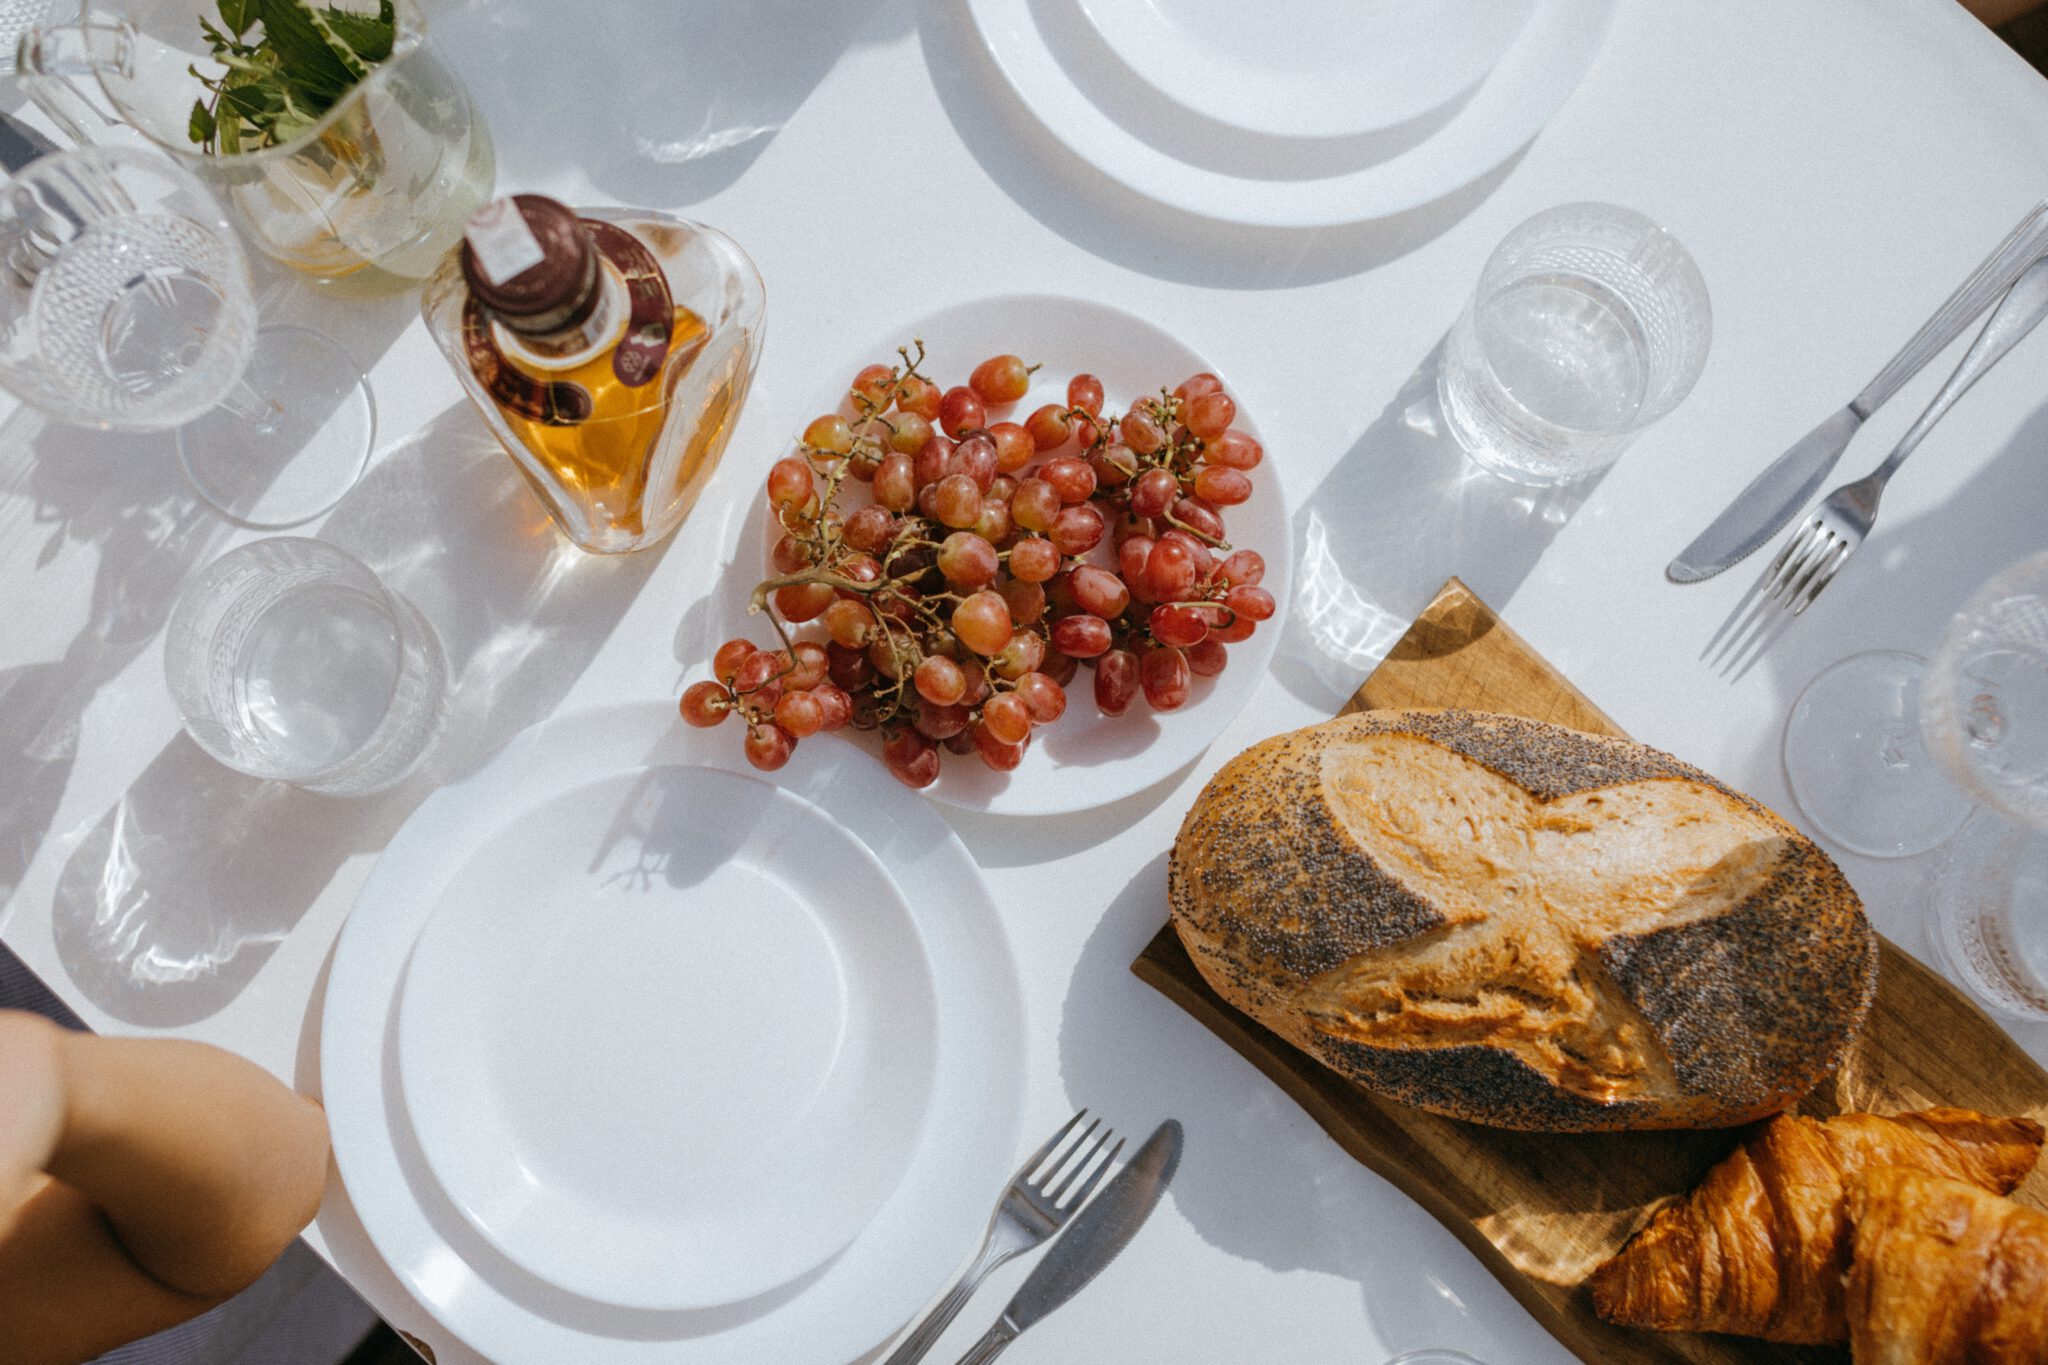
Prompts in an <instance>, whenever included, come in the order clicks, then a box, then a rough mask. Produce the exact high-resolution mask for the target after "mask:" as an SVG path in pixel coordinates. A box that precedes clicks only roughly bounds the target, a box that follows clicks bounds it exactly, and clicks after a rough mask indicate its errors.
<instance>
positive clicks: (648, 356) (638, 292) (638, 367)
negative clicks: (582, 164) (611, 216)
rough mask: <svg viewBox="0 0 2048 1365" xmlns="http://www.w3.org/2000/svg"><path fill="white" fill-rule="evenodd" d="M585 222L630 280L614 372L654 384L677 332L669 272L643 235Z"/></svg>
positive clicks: (634, 383) (629, 381)
mask: <svg viewBox="0 0 2048 1365" xmlns="http://www.w3.org/2000/svg"><path fill="white" fill-rule="evenodd" d="M583 223H584V226H585V227H587V228H589V229H590V235H591V236H592V237H594V238H595V239H596V240H597V249H598V250H599V251H602V252H603V253H604V255H605V259H606V260H608V261H610V262H611V263H612V264H613V265H615V266H617V267H618V268H619V274H621V275H623V276H624V277H625V280H626V298H627V300H628V305H629V309H630V312H629V315H628V317H627V319H626V335H625V336H623V337H622V338H620V340H619V348H618V350H616V351H614V352H612V373H614V374H616V375H617V376H618V377H619V382H620V383H622V384H625V385H627V386H628V387H631V388H638V387H640V385H642V384H646V383H649V382H650V381H652V380H653V379H654V377H655V376H656V375H658V374H660V373H661V365H662V362H663V361H665V360H667V359H668V344H669V337H670V335H671V334H672V333H673V332H674V330H675V321H676V308H675V302H674V300H673V298H672V297H671V295H670V294H669V291H668V276H666V275H664V274H662V273H661V262H659V261H657V260H655V259H654V253H653V252H651V251H649V250H648V249H647V248H646V247H645V246H644V245H642V244H641V241H640V239H639V238H638V237H635V236H634V235H633V234H632V233H630V232H628V231H626V230H625V229H624V228H621V227H615V226H613V225H612V224H610V223H606V222H601V221H599V220H596V219H591V218H586V219H584V220H583Z"/></svg>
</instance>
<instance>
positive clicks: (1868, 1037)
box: [1131, 578, 2048, 1365]
mask: <svg viewBox="0 0 2048 1365" xmlns="http://www.w3.org/2000/svg"><path fill="white" fill-rule="evenodd" d="M1397 706H1461V707H1469V708H1471V709H1474V710H1483V711H1505V712H1511V713H1514V714H1517V715H1523V716H1530V717H1534V718H1536V719H1538V720H1548V721H1555V722H1557V723H1558V724H1561V725H1569V726H1572V727H1573V728H1575V729H1579V730H1589V731H1592V732H1594V733H1596V734H1609V735H1618V734H1620V733H1621V731H1620V729H1619V727H1617V726H1616V725H1615V724H1614V722H1613V721H1611V720H1609V719H1608V718H1607V717H1606V716H1605V715H1603V714H1602V713H1601V712H1600V709H1599V708H1598V707H1596V706H1594V705H1593V703H1592V702H1591V701H1589V700H1587V699H1586V697H1585V696H1583V695H1582V694H1581V693H1580V692H1579V691H1578V690H1577V689H1576V688H1574V687H1573V686H1572V685H1571V684H1570V683H1569V682H1567V681H1566V680H1565V679H1564V677H1563V676H1562V675H1560V674H1559V673H1558V672H1557V671H1556V670H1555V669H1553V668H1552V667H1551V666H1550V665H1549V664H1548V663H1546V662H1544V660H1543V659H1542V657H1541V656H1539V655H1538V654H1537V653H1536V652H1535V651H1534V650H1532V649H1530V648H1529V646H1528V645H1526V644H1524V643H1523V642H1522V641H1521V640H1520V639H1519V638H1518V637H1517V636H1516V635H1515V633H1514V632H1513V631H1511V630H1509V629H1508V628H1507V626H1506V625H1504V624H1502V622H1501V620H1500V618H1499V617H1498V616H1496V615H1494V613H1493V611H1492V610H1491V609H1490V608H1488V607H1487V605H1486V604H1485V603H1484V602H1481V601H1480V600H1479V598H1478V597H1476V596H1475V595H1474V594H1473V593H1472V591H1471V590H1470V589H1469V588H1467V587H1466V586H1465V585H1464V584H1463V583H1460V582H1459V581H1458V580H1457V579H1455V578H1454V579H1452V580H1451V581H1450V582H1449V583H1447V584H1445V585H1444V588H1443V591H1442V592H1440V593H1438V594H1437V596H1436V600H1435V601H1433V602H1431V603H1430V604H1429V607H1428V608H1427V609H1426V610H1425V611H1424V612H1423V613H1422V615H1421V616H1420V617H1418V618H1416V621H1415V624H1414V625H1413V626H1412V627H1410V628H1409V631H1408V633H1407V635H1405V636H1404V637H1402V639H1401V642H1400V643H1399V644H1397V645H1396V646H1395V647H1394V649H1393V652H1392V653H1390V654H1389V655H1388V656H1387V659H1386V661H1385V662H1384V663H1382V664H1381V665H1380V666H1379V668H1378V669H1377V670H1376V671H1375V672H1374V673H1373V675H1372V677H1370V678H1369V679H1367V680H1366V684H1365V686H1364V687H1362V688H1360V689H1359V690H1358V695H1357V696H1355V697H1353V698H1352V700H1351V703H1350V705H1349V706H1347V707H1345V710H1346V711H1353V710H1359V709H1362V708H1367V707H1397ZM1681 757H1682V755H1681ZM1131 970H1132V971H1134V972H1136V973H1137V974H1138V975H1139V976H1140V977H1142V978H1143V979H1144V980H1145V981H1147V982H1149V983H1150V984H1151V985H1153V986H1155V987H1157V988H1158V989H1159V990H1160V991H1162V992H1164V993H1165V994H1166V995H1167V996H1168V997H1169V998H1171V999H1172V1000H1174V1001H1175V1002H1176V1003H1177V1004H1179V1005H1180V1006H1181V1007H1182V1008H1184V1009H1186V1010H1187V1011H1188V1013H1190V1014H1192V1015H1194V1016H1195V1018H1197V1019H1199V1020H1200V1021H1201V1022H1202V1023H1203V1024H1205V1025H1207V1026H1208V1027H1209V1028H1210V1030H1211V1031H1213V1032H1214V1033H1216V1034H1217V1035H1218V1036H1219V1037H1221V1038H1222V1039H1223V1040H1224V1041H1225V1042H1227V1043H1229V1044H1230V1045H1231V1046H1232V1047H1233V1048H1235V1049H1237V1051H1238V1052H1240V1053H1241V1054H1243V1055H1244V1057H1245V1058H1246V1059H1247V1060H1249V1061H1250V1062H1251V1063H1252V1064H1253V1065H1254V1066H1256V1067H1258V1068H1259V1069H1260V1070H1261V1071H1263V1072H1265V1073H1266V1074H1267V1075H1268V1076H1270V1077H1272V1078H1273V1080H1274V1081H1276V1082H1277V1083H1278V1084H1279V1085H1280V1088H1281V1089H1283V1090H1285V1091H1286V1092H1287V1093H1288V1094H1289V1095H1292V1096H1293V1097H1294V1099H1295V1101H1296V1102H1297V1103H1298V1104H1300V1105H1301V1107H1302V1108H1304V1109H1306V1110H1307V1111H1308V1112H1309V1114H1310V1115H1311V1116H1312V1117H1314V1119H1315V1120H1316V1121H1317V1122H1318V1123H1320V1124H1322V1126H1323V1127H1324V1128H1325V1129H1326V1130H1328V1132H1329V1134H1330V1136H1331V1137H1333V1138H1335V1139H1336V1140H1337V1142H1338V1144H1339V1145H1341V1146H1342V1147H1343V1148H1344V1149H1345V1150H1346V1151H1348V1152H1350V1153H1351V1154H1352V1155H1353V1156H1355V1157H1357V1158H1358V1159H1359V1160H1360V1161H1362V1162H1364V1163H1365V1164H1366V1165H1368V1166H1370V1167H1372V1169H1373V1170H1375V1171H1378V1172H1379V1173H1380V1174H1381V1175H1383V1176H1385V1177H1386V1178H1387V1179H1388V1180H1390V1181H1392V1182H1393V1183H1394V1184H1395V1185H1397V1186H1399V1187H1400V1188H1401V1189H1402V1190H1403V1191H1405V1192H1406V1193H1407V1194H1408V1195H1409V1196H1410V1197H1411V1198H1413V1199H1414V1200H1415V1201H1416V1202H1417V1203H1419V1204H1421V1205H1422V1206H1423V1207H1424V1208H1425V1209H1428V1210H1429V1211H1430V1213H1432V1214H1434V1215H1435V1216H1436V1218H1437V1219H1438V1221H1440V1222H1442V1223H1443V1224H1444V1226H1445V1227H1447V1228H1449V1229H1450V1230H1451V1231H1452V1232H1453V1233H1455V1234H1456V1235H1457V1237H1458V1238H1459V1240H1461V1241H1462V1242H1464V1243H1465V1245H1466V1246H1468V1247H1470V1248H1471V1249H1472V1253H1473V1254H1474V1255H1476V1256H1477V1257H1479V1259H1480V1260H1481V1261H1482V1262H1484V1263H1485V1264H1486V1266H1487V1268H1488V1269H1490V1270H1491V1271H1492V1272H1493V1273H1494V1274H1495V1275H1496V1276H1497V1277H1498V1278H1499V1279H1500V1281H1501V1283H1502V1284H1504V1285H1505V1286H1507V1288H1508V1290H1509V1292H1510V1293H1512V1294H1513V1295H1514V1296H1515V1297H1516V1298H1517V1299H1519V1300H1521V1302H1522V1304H1523V1306H1525V1307H1526V1308H1528V1310H1529V1311H1530V1312H1531V1313H1533V1314H1535V1315H1536V1319H1537V1321H1539V1322H1541V1323H1542V1324H1543V1325H1544V1326H1545V1327H1547V1328H1549V1329H1550V1331H1551V1332H1553V1333H1554V1334H1555V1335H1556V1336H1557V1338H1558V1340H1559V1341H1562V1342H1563V1343H1564V1344H1565V1345H1566V1346H1568V1347H1570V1348H1571V1349H1572V1350H1573V1351H1575V1352H1577V1353H1578V1355H1579V1356H1580V1358H1581V1359H1584V1360H1588V1361H1597V1362H1601V1365H1617V1363H1618V1365H1635V1363H1636V1362H1652V1361H1655V1362H1678V1361H1689V1362H1700V1363H1701V1365H1732V1363H1733V1362H1744V1363H1745V1365H1758V1363H1759V1362H1772V1363H1773V1365H1776V1363H1777V1362H1790V1361H1839V1360H1845V1359H1846V1358H1847V1352H1846V1351H1834V1350H1822V1349H1814V1348H1808V1347H1787V1346H1774V1345H1771V1344H1769V1343H1766V1342H1758V1341H1749V1340H1745V1339H1742V1338H1737V1337H1727V1336H1710V1335H1696V1334H1684V1335H1678V1334H1674V1335H1665V1334H1660V1333H1654V1332H1640V1331H1633V1330H1630V1329H1627V1328H1618V1327H1610V1326H1608V1325H1607V1324H1606V1323H1603V1322H1601V1321H1600V1320H1599V1318H1597V1317H1595V1316H1594V1314H1593V1310H1592V1304H1591V1302H1590V1300H1589V1297H1588V1295H1587V1294H1586V1293H1585V1291H1584V1290H1582V1289H1581V1288H1580V1284H1581V1282H1582V1281H1583V1280H1584V1279H1585V1276H1586V1273H1587V1272H1588V1271H1589V1270H1591V1269H1592V1268H1593V1266H1594V1265H1596V1264H1598V1263H1599V1262H1600V1261H1601V1260H1603V1259H1605V1258H1606V1257H1607V1256H1609V1255H1611V1254H1612V1253H1613V1252H1614V1251H1615V1249H1616V1248H1618V1247H1619V1246H1620V1245H1621V1244H1622V1243H1623V1242H1624V1241H1626V1240H1627V1239H1628V1236H1629V1234H1630V1233H1632V1232H1634V1231H1635V1229H1636V1228H1638V1227H1639V1226H1641V1225H1642V1223H1643V1222H1644V1221H1645V1220H1646V1219H1647V1218H1648V1217H1649V1215H1650V1212H1651V1211H1652V1210H1653V1209H1654V1208H1655V1207H1656V1206H1658V1205H1659V1204H1661V1203H1663V1202H1665V1201H1666V1200H1667V1199H1669V1198H1670V1197H1671V1196H1674V1195H1680V1194H1683V1193H1685V1192H1687V1191H1689V1190H1690V1189H1692V1187H1693V1186H1694V1185H1695V1184H1696V1183H1698V1181H1699V1178H1700V1176H1701V1175H1702V1174H1704V1173H1705V1171H1706V1169H1707V1168H1708V1167H1709V1166H1711V1165H1713V1163H1714V1162H1716V1161H1718V1160H1720V1159H1721V1158H1722V1157H1723V1156H1725V1155H1727V1153H1728V1152H1729V1150H1730V1149H1731V1148H1732V1147H1733V1146H1734V1145H1735V1143H1736V1142H1737V1141H1738V1140H1739V1139H1740V1138H1741V1137H1742V1136H1743V1135H1744V1134H1745V1133H1746V1132H1747V1131H1749V1130H1746V1129H1734V1130H1727V1131H1721V1132H1690V1133H1603V1134H1573V1133H1511V1132H1506V1131H1503V1130H1500V1129H1493V1128H1481V1127H1478V1126H1477V1125H1474V1124H1469V1123H1460V1122H1458V1121H1457V1120H1454V1119H1446V1118H1439V1117H1438V1116H1436V1115H1434V1114H1428V1113H1424V1112H1423V1111H1422V1110H1420V1109H1413V1108H1410V1107H1408V1106H1406V1105H1402V1104H1397V1103H1395V1102H1393V1101H1391V1100H1387V1099H1382V1098H1380V1097H1378V1096H1376V1095H1374V1094H1372V1093H1371V1092H1369V1091H1367V1090H1365V1089H1363V1088H1362V1087H1360V1086H1358V1085H1356V1084H1354V1083H1352V1082H1351V1081H1349V1080H1346V1079H1345V1078H1344V1077H1342V1076H1339V1075H1338V1074H1337V1073H1336V1072H1334V1071H1330V1070H1328V1069H1327V1068H1325V1067H1323V1066H1322V1065H1321V1064H1320V1063H1318V1062H1316V1061H1313V1060H1311V1059H1310V1058H1309V1057H1308V1056H1307V1055H1305V1054H1303V1053H1301V1052H1299V1051H1297V1050H1296V1049H1294V1048H1291V1047H1289V1046H1288V1045H1287V1044H1286V1043H1285V1042H1283V1041H1281V1039H1280V1038H1279V1037H1277V1036H1276V1035H1274V1034H1272V1033H1270V1032H1268V1031H1267V1030H1266V1029H1265V1028H1264V1027H1262V1026H1261V1025H1259V1024H1257V1023H1254V1022H1253V1021H1252V1020H1251V1019H1249V1018H1247V1017H1246V1016H1244V1015H1242V1014H1239V1013H1238V1012H1237V1011H1236V1010H1234V1009H1232V1008H1231V1007H1230V1006H1229V1005H1227V1004H1225V1003H1224V1002H1223V1001H1222V999H1221V998H1219V997H1218V996H1217V995H1216V994H1215V993H1214V992H1213V991H1211V990H1210V989H1209V987H1208V984H1207V983H1206V982H1204V981H1203V980H1202V978H1201V976H1200V974H1199V973H1197V972H1196V970H1195V967H1194V963H1193V962H1191V961H1190V960H1189V958H1188V955H1187V952H1186V950H1185V949H1183V948H1182V947H1181V944H1180V939H1179V938H1178V937H1177V936H1176V935H1175V934H1174V932H1173V928H1172V926H1171V925H1170V924H1169V925H1168V926H1167V927H1165V928H1163V929H1161V930H1160V931H1159V933H1158V935H1157V936H1156V937H1155V938H1154V939H1153V940H1152V942H1151V943H1150V944H1149V945H1148V946H1147V947H1146V949H1145V951H1144V952H1143V953H1142V954H1141V955H1140V956H1139V958H1138V960H1137V961H1136V962H1135V963H1133V964H1132V966H1131ZM1934 1104H1951V1105H1959V1106H1961V1107H1963V1108H1968V1109H1976V1110H1981V1111H1983V1112H1986V1113H1996V1114H2027V1115H2031V1116H2032V1117H2034V1118H2036V1119H2039V1120H2041V1121H2043V1122H2048V1072H2043V1071H2042V1069H2041V1068H2040V1067H2039V1066H2037V1065H2035V1064H2034V1062H2033V1060H2032V1059H2031V1058H2030V1057H2028V1056H2027V1054H2026V1053H2025V1052H2024V1051H2022V1050H2021V1049H2020V1047H2019V1045H2018V1044H2016V1043H2014V1042H2013V1041H2012V1039H2010V1038H2008V1037H2006V1035H2005V1034H2004V1032H2003V1031H2001V1030H2000V1029H1999V1027H1998V1025H1996V1024H1994V1023H1993V1022H1992V1021H1991V1020H1990V1019H1989V1018H1987V1017H1986V1016H1985V1015H1984V1014H1983V1013H1982V1012H1980V1011H1979V1010H1978V1009H1977V1008H1976V1007H1975V1006H1974V1005H1972V1004H1971V1003H1970V1002H1969V1001H1968V1000H1967V999H1965V998H1964V997H1963V996H1962V994H1961V993H1959V992H1958V991H1957V990H1956V989H1955V988H1954V987H1952V986H1950V985H1949V984H1948V983H1947V982H1945V981H1944V980H1942V979H1941V978H1940V977H1939V976H1937V975H1936V974H1935V973H1933V972H1931V971H1929V970H1928V969H1927V968H1926V967H1923V966H1922V965H1920V963H1919V962H1917V961H1915V960H1914V959H1913V958H1912V957H1910V956H1908V955H1907V954H1906V953H1904V952H1902V951H1900V950H1899V949H1898V948H1897V947H1895V946H1894V945H1892V944H1891V943H1889V942H1886V943H1884V944H1883V955H1882V959H1881V964H1880V967H1879V977H1878V991H1877V1004H1876V1007H1875V1008H1874V1009H1873V1010H1872V1012H1871V1017H1870V1022H1869V1026H1868V1027H1867V1028H1866V1030H1865V1031H1864V1033H1863V1036H1862V1038H1861V1039H1859V1040H1858V1042H1857V1043H1856V1045H1855V1046H1854V1047H1853V1049H1852V1050H1851V1052H1850V1054H1849V1056H1848V1059H1847V1060H1846V1061H1845V1062H1844V1063H1843V1064H1842V1068H1841V1070H1840V1071H1839V1072H1838V1073H1837V1074H1836V1075H1835V1077H1834V1078H1833V1079H1832V1080H1831V1081H1829V1082H1827V1083H1826V1084H1824V1085H1822V1086H1821V1087H1820V1089H1819V1090H1817V1091H1816V1092H1815V1093H1814V1094H1812V1095H1811V1096H1809V1097H1808V1098H1807V1099H1806V1100H1805V1101H1804V1102H1803V1103H1802V1104H1801V1105H1800V1109H1801V1111H1802V1112H1805V1113H1810V1114H1832V1113H1837V1112H1840V1111H1843V1110H1869V1111H1873V1112H1876V1113H1895V1112H1897V1111H1899V1110H1902V1109H1919V1108H1924V1107H1926V1106H1928V1105H1934ZM2014 1198H2016V1199H2019V1200H2021V1201H2022V1202H2024V1203H2028V1204H2032V1205H2034V1206H2035V1207H2037V1208H2048V1163H2044V1165H2043V1168H2042V1169H2038V1170H2036V1171H2035V1172H2034V1174H2033V1175H2032V1176H2031V1177H2030V1178H2029V1179H2028V1180H2027V1183H2026V1184H2024V1185H2022V1186H2021V1187H2020V1189H2019V1190H2018V1191H2017V1192H2016V1193H2015V1195H2014Z"/></svg>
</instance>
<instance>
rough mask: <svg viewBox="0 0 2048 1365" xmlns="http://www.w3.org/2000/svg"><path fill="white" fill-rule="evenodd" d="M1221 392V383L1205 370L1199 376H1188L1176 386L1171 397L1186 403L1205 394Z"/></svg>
mask: <svg viewBox="0 0 2048 1365" xmlns="http://www.w3.org/2000/svg"><path fill="white" fill-rule="evenodd" d="M1222 390H1223V381H1222V380H1220V379H1218V378H1217V377H1216V376H1215V375H1213V374H1210V373H1209V372H1208V371H1207V370H1204V371H1202V373H1200V374H1193V375H1189V376H1188V377H1187V378H1186V379H1183V380H1181V381H1180V383H1178V384H1176V385H1175V386H1174V389H1173V396H1174V397H1175V398H1178V399H1180V401H1181V402H1183V403H1186V402H1190V401H1192V400H1193V399H1196V398H1200V397H1201V396H1202V395H1203V394H1205V393H1220V392H1222Z"/></svg>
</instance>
